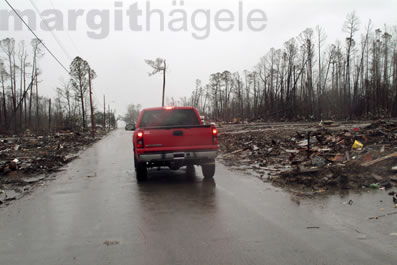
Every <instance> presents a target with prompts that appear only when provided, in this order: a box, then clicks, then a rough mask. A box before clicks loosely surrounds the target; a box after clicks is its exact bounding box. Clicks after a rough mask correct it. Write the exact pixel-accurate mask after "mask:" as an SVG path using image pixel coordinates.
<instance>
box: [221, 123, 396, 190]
mask: <svg viewBox="0 0 397 265" xmlns="http://www.w3.org/2000/svg"><path fill="white" fill-rule="evenodd" d="M253 127H254V128H255V129H251V128H250V126H248V125H247V126H245V127H239V128H237V127H236V126H233V125H226V126H224V128H223V131H222V133H221V135H220V141H221V151H222V153H223V155H222V158H221V159H222V160H223V162H224V163H225V164H227V165H229V166H232V167H235V168H240V169H250V170H253V171H254V172H255V173H256V174H258V176H259V177H261V178H262V179H264V180H266V181H271V182H272V183H273V184H276V185H279V186H282V187H288V188H293V189H299V190H305V191H308V190H310V191H314V192H325V191H329V190H335V189H339V190H340V189H360V188H373V189H389V188H392V187H393V186H394V185H397V122H394V121H376V122H374V123H371V124H365V125H364V124H361V125H359V126H355V125H351V124H350V125H340V124H335V123H334V122H332V121H327V122H321V123H320V124H319V125H315V126H313V125H306V126H304V125H299V126H294V125H291V126H285V127H283V126H269V127H263V126H262V128H258V126H257V125H253ZM236 163H237V164H236Z"/></svg>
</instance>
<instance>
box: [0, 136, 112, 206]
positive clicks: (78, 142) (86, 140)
mask: <svg viewBox="0 0 397 265" xmlns="http://www.w3.org/2000/svg"><path fill="white" fill-rule="evenodd" d="M105 135H106V133H105V132H104V131H98V132H97V134H96V137H95V139H94V138H92V137H91V134H90V132H72V131H60V132H57V133H54V134H53V135H49V136H42V135H33V134H32V133H30V132H29V131H27V132H25V135H23V136H11V137H10V136H0V205H7V204H8V203H9V202H11V201H13V200H17V199H20V198H21V197H23V196H24V195H26V194H27V193H29V192H31V191H32V190H33V189H34V188H35V187H37V186H40V185H43V183H44V181H46V180H48V178H49V177H51V176H52V175H53V174H54V173H56V172H58V171H60V170H61V168H62V167H63V166H65V165H66V164H67V163H69V162H71V161H72V160H74V159H75V158H77V157H78V153H79V152H80V151H82V150H84V149H86V148H87V147H88V146H90V145H92V144H93V143H95V142H97V141H99V140H100V139H102V138H103V137H104V136H105Z"/></svg>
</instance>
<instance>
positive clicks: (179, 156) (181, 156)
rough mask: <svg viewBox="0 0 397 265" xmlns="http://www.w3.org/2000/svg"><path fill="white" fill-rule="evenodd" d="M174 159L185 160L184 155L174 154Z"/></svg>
mask: <svg viewBox="0 0 397 265" xmlns="http://www.w3.org/2000/svg"><path fill="white" fill-rule="evenodd" d="M174 158H175V159H184V158H185V154H184V153H178V154H174Z"/></svg>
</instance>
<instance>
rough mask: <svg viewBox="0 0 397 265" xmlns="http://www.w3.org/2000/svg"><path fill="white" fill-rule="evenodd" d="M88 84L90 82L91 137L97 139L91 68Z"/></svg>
mask: <svg viewBox="0 0 397 265" xmlns="http://www.w3.org/2000/svg"><path fill="white" fill-rule="evenodd" d="M88 82H89V86H90V104H91V135H92V137H93V138H95V121H94V106H93V105H92V86H91V68H90V69H89V70H88Z"/></svg>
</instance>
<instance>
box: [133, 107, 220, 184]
mask: <svg viewBox="0 0 397 265" xmlns="http://www.w3.org/2000/svg"><path fill="white" fill-rule="evenodd" d="M133 143H134V156H135V159H134V160H135V171H136V176H137V179H138V181H143V180H146V178H147V169H148V168H153V167H158V168H160V167H169V168H170V169H172V170H178V169H180V168H181V167H184V166H186V167H188V168H189V167H190V168H192V167H193V166H194V165H198V166H201V168H202V172H203V175H204V177H206V178H212V177H213V176H214V175H215V158H216V157H217V155H218V130H217V129H216V127H215V126H213V125H203V122H202V121H201V119H200V115H199V114H198V112H197V110H196V109H195V108H192V107H164V108H152V109H145V110H143V111H142V112H141V113H140V115H139V118H138V122H137V124H136V129H135V132H134V136H133Z"/></svg>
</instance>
